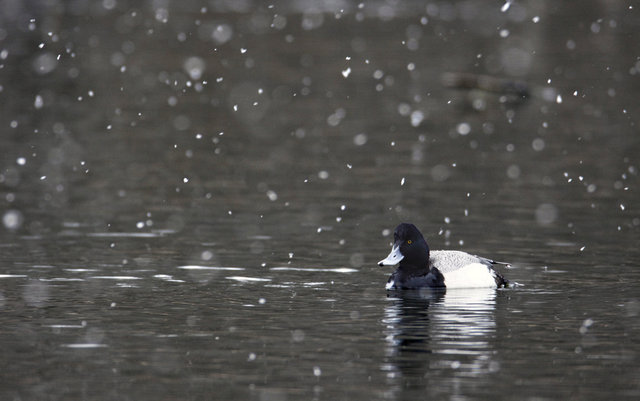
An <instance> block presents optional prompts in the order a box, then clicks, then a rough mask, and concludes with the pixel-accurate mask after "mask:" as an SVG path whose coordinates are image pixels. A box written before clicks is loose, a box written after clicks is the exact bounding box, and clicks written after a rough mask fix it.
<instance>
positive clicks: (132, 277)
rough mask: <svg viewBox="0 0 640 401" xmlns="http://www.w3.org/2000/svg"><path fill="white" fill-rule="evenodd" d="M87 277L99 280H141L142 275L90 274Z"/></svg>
mask: <svg viewBox="0 0 640 401" xmlns="http://www.w3.org/2000/svg"><path fill="white" fill-rule="evenodd" d="M89 278H95V279H101V280H142V277H136V276H91V277H89Z"/></svg>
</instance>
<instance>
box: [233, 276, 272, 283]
mask: <svg viewBox="0 0 640 401" xmlns="http://www.w3.org/2000/svg"><path fill="white" fill-rule="evenodd" d="M225 278H226V279H227V280H235V281H240V282H242V283H251V282H258V281H271V279H270V278H258V277H243V276H230V277H225Z"/></svg>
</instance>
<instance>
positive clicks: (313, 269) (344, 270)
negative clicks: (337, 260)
mask: <svg viewBox="0 0 640 401" xmlns="http://www.w3.org/2000/svg"><path fill="white" fill-rule="evenodd" d="M269 270H273V271H299V272H331V273H356V272H357V271H358V270H356V269H350V268H348V267H338V268H335V269H328V268H316V267H287V266H280V267H272V268H270V269H269Z"/></svg>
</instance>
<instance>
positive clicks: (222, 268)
mask: <svg viewBox="0 0 640 401" xmlns="http://www.w3.org/2000/svg"><path fill="white" fill-rule="evenodd" d="M178 269H184V270H232V271H239V270H245V268H244V267H225V266H198V265H188V266H178Z"/></svg>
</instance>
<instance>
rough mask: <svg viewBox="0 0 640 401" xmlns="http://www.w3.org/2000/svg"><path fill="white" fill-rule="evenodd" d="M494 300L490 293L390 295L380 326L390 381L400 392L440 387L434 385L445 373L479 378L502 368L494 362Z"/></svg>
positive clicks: (493, 293)
mask: <svg viewBox="0 0 640 401" xmlns="http://www.w3.org/2000/svg"><path fill="white" fill-rule="evenodd" d="M495 301H496V290H495V289H490V288H478V289H465V290H462V289H460V290H458V289H449V290H445V289H433V288H424V289H420V290H404V291H393V292H389V294H388V305H387V306H386V308H385V314H384V319H383V321H382V322H383V324H384V331H383V333H384V335H385V338H386V343H387V346H386V352H385V362H384V363H383V364H382V366H381V369H382V370H383V371H385V372H386V375H387V380H389V382H390V383H391V384H396V385H397V386H400V387H398V388H406V387H414V386H425V385H429V386H432V385H435V386H438V387H442V386H444V385H446V384H445V383H443V382H438V381H437V380H436V378H437V377H440V376H441V375H442V374H446V375H447V376H448V377H451V374H452V372H453V376H454V377H460V378H463V377H470V376H471V377H477V376H479V375H483V374H488V373H490V372H493V371H496V370H497V369H499V363H498V362H495V361H493V360H492V357H493V354H494V353H495V349H494V341H492V339H493V338H494V337H495V316H494V310H495ZM431 381H433V382H431ZM447 383H449V385H450V384H451V382H447ZM441 390H443V391H445V390H446V389H441Z"/></svg>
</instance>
